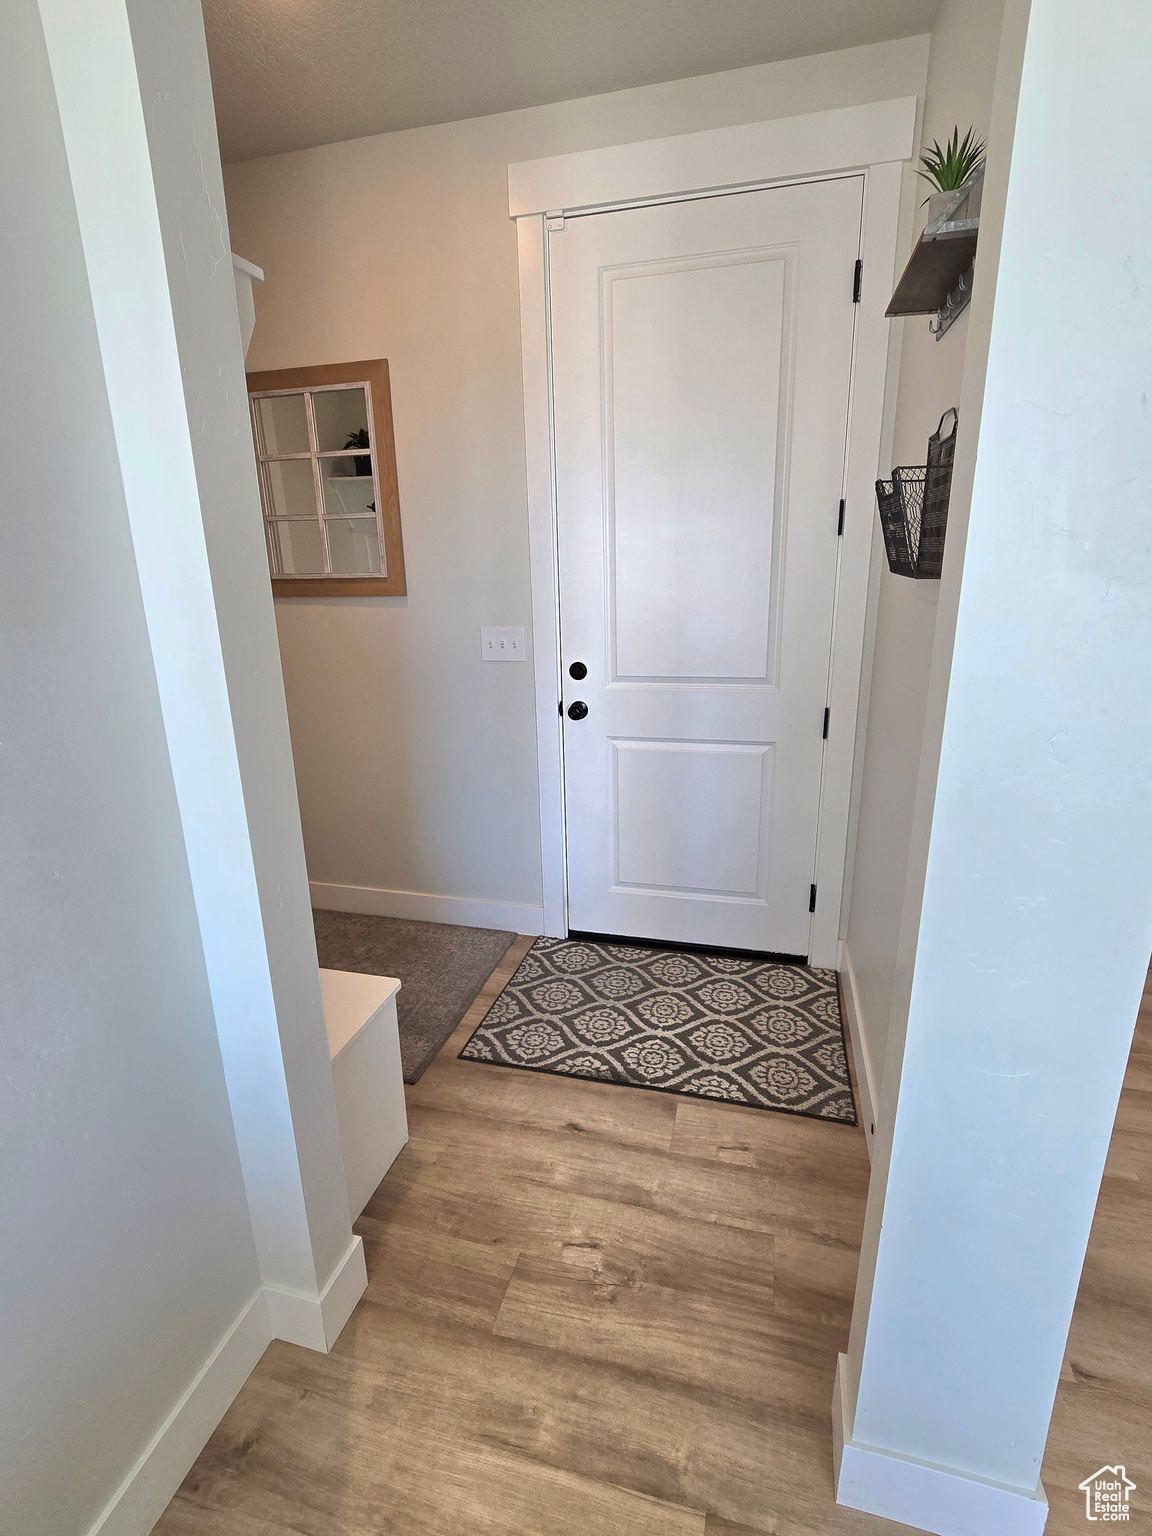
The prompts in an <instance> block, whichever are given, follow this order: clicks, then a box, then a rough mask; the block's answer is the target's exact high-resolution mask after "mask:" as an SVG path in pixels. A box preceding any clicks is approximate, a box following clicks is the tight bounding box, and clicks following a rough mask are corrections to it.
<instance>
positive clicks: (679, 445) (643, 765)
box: [549, 177, 862, 954]
mask: <svg viewBox="0 0 1152 1536" xmlns="http://www.w3.org/2000/svg"><path fill="white" fill-rule="evenodd" d="M861 191H862V182H861V179H860V178H859V177H846V178H843V179H841V180H838V181H831V182H821V183H814V184H810V185H806V186H795V187H787V188H780V189H775V190H772V191H769V192H756V193H749V194H740V195H733V196H730V197H721V198H708V199H701V200H699V201H697V202H689V203H678V204H669V205H664V206H660V207H653V208H643V209H630V210H626V211H622V212H619V213H610V214H596V215H590V216H588V217H584V218H578V219H569V220H568V221H567V223H566V225H565V228H564V229H563V230H561V231H558V232H556V233H554V234H552V235H550V237H549V258H550V289H551V293H550V298H551V333H552V362H553V406H554V425H555V443H556V476H557V483H556V494H557V518H558V549H559V565H560V616H561V652H562V660H563V666H564V683H565V699H564V702H565V705H568V704H569V703H571V702H572V701H573V700H574V699H576V698H580V699H582V700H584V701H585V702H586V703H587V705H588V714H587V716H586V717H585V718H583V719H580V720H571V719H569V718H567V717H565V722H564V737H565V806H566V821H567V843H568V884H569V921H570V925H571V927H573V928H575V929H582V930H586V931H591V932H599V933H617V934H622V935H634V936H637V937H647V938H654V939H664V940H668V941H672V942H676V941H679V942H694V943H704V944H714V945H727V946H732V947H738V948H751V949H760V950H768V951H776V952H778V953H789V954H804V953H806V952H807V948H808V932H809V921H810V920H809V913H808V898H809V886H810V883H811V880H812V872H813V869H814V865H815V847H816V831H817V816H818V810H819V792H820V773H821V766H822V760H823V756H822V754H823V740H822V726H823V710H824V704H825V701H826V696H827V682H828V666H829V656H830V643H831V632H832V615H833V607H834V598H835V582H836V562H837V536H836V525H837V510H838V504H839V497H840V495H841V485H842V479H843V464H844V448H845V431H846V421H847V410H848V385H849V376H850V369H851V353H852V334H853V315H854V311H853V305H852V278H853V266H854V262H855V258H856V253H857V250H858V245H859V230H860V212H861ZM575 661H582V662H583V663H584V664H585V665H586V666H587V667H588V676H587V677H586V678H585V679H583V680H582V681H581V682H579V683H575V682H573V681H572V680H571V679H570V677H569V676H568V670H567V669H568V667H569V666H570V665H571V664H572V663H573V662H575Z"/></svg>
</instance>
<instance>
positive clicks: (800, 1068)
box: [460, 939, 856, 1125]
mask: <svg viewBox="0 0 1152 1536" xmlns="http://www.w3.org/2000/svg"><path fill="white" fill-rule="evenodd" d="M460 1055H461V1057H463V1058H464V1059H465V1060H467V1061H485V1062H490V1063H492V1064H494V1065H496V1066H502V1067H522V1068H526V1069H527V1070H528V1071H530V1072H554V1073H557V1074H558V1075H560V1076H561V1077H588V1078H595V1079H598V1080H600V1081H602V1082H610V1083H626V1084H627V1085H628V1086H629V1087H632V1088H656V1089H659V1090H661V1091H662V1092H664V1093H687V1094H694V1095H695V1096H696V1097H698V1098H706V1099H725V1100H728V1101H729V1102H730V1103H733V1104H750V1105H753V1106H755V1108H757V1109H780V1110H786V1111H787V1112H788V1113H790V1114H794V1115H809V1116H813V1117H815V1118H818V1119H821V1120H839V1121H842V1122H843V1123H845V1124H846V1125H855V1124H856V1105H855V1102H854V1100H853V1097H852V1086H851V1081H850V1079H849V1076H848V1056H847V1051H846V1050H845V1045H844V1027H843V1024H842V1022H841V1019H840V997H839V993H838V991H837V987H836V972H835V971H822V970H815V969H813V968H812V967H811V966H807V965H785V964H780V963H778V962H776V961H765V960H751V959H743V958H740V957H738V956H735V955H721V954H709V955H702V954H697V953H695V952H694V951H693V952H691V953H690V952H688V951H683V950H670V949H647V948H642V947H640V946H639V945H631V944H605V943H601V942H599V941H597V942H595V943H593V942H592V941H591V940H588V939H537V941H536V943H535V944H534V945H533V946H532V948H531V949H530V950H529V951H528V953H527V954H526V955H525V957H524V959H523V960H522V961H521V962H520V965H519V967H518V968H517V970H516V973H515V974H514V976H513V977H512V980H511V981H510V982H509V983H508V985H507V986H506V987H505V988H504V990H503V992H501V994H500V996H499V997H498V998H497V999H496V1001H495V1002H494V1003H493V1004H492V1007H491V1008H490V1009H489V1010H488V1012H487V1014H486V1015H485V1017H484V1019H483V1021H482V1022H481V1024H480V1026H479V1028H478V1029H477V1030H476V1032H475V1033H474V1034H473V1036H472V1038H471V1039H470V1040H469V1041H468V1044H467V1045H466V1046H465V1047H464V1049H463V1050H462V1051H461V1052H460Z"/></svg>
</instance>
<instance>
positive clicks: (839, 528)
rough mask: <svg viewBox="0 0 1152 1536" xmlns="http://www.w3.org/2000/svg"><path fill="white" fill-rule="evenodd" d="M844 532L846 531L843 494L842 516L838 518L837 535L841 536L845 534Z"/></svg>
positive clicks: (841, 501)
mask: <svg viewBox="0 0 1152 1536" xmlns="http://www.w3.org/2000/svg"><path fill="white" fill-rule="evenodd" d="M843 532H844V498H843V496H841V498H840V516H839V517H838V518H837V519H836V537H837V538H839V537H840V536H841V535H842V534H843Z"/></svg>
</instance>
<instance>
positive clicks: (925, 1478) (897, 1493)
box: [832, 1355, 1048, 1536]
mask: <svg viewBox="0 0 1152 1536" xmlns="http://www.w3.org/2000/svg"><path fill="white" fill-rule="evenodd" d="M848 1369H849V1367H848V1357H847V1356H846V1355H841V1356H840V1359H839V1361H838V1362H837V1366H836V1386H835V1389H834V1395H833V1398H832V1439H833V1449H834V1457H835V1465H836V1502H837V1504H844V1505H846V1506H847V1507H848V1508H849V1509H860V1510H864V1511H865V1513H867V1514H870V1515H882V1516H884V1518H885V1519H888V1520H896V1521H899V1522H900V1523H901V1524H903V1525H910V1526H912V1527H913V1529H914V1530H918V1531H931V1532H932V1533H933V1536H1041V1533H1042V1532H1043V1530H1044V1522H1045V1521H1046V1520H1047V1518H1048V1499H1047V1497H1046V1495H1045V1493H1044V1488H1043V1486H1042V1484H1040V1483H1039V1482H1037V1484H1036V1491H1035V1492H1034V1493H1028V1492H1026V1491H1025V1490H1023V1489H1020V1488H1010V1487H1008V1486H1007V1485H1006V1484H1004V1483H991V1482H984V1481H982V1480H980V1479H979V1478H975V1477H968V1476H965V1475H964V1474H962V1473H960V1472H953V1471H951V1470H949V1469H948V1468H947V1467H935V1466H932V1465H930V1464H929V1463H928V1462H923V1461H915V1460H913V1459H912V1458H911V1457H906V1456H897V1455H894V1454H893V1453H892V1452H891V1451H880V1450H876V1449H875V1448H874V1447H872V1446H867V1445H856V1444H854V1443H853V1441H852V1438H851V1433H850V1426H849V1424H848V1410H847V1373H848Z"/></svg>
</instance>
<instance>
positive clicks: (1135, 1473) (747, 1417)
mask: <svg viewBox="0 0 1152 1536" xmlns="http://www.w3.org/2000/svg"><path fill="white" fill-rule="evenodd" d="M530 944H531V940H529V939H522V940H518V941H517V943H516V944H514V945H513V947H512V949H511V950H509V952H508V954H507V956H506V957H505V959H504V960H503V961H502V963H501V965H500V966H499V967H498V968H497V970H496V971H495V972H494V974H493V976H492V977H491V979H490V980H489V982H488V984H487V986H486V987H485V989H484V991H483V992H482V993H481V995H480V997H479V998H478V999H477V1001H476V1003H475V1004H474V1006H473V1008H472V1009H471V1010H470V1012H469V1014H468V1015H467V1016H466V1017H465V1019H464V1021H463V1022H462V1023H461V1025H460V1027H459V1029H458V1030H457V1031H456V1033H455V1035H454V1036H453V1037H452V1039H451V1040H449V1042H448V1044H447V1045H446V1046H445V1047H444V1049H443V1051H441V1053H440V1055H439V1057H438V1058H437V1060H436V1061H435V1062H434V1063H433V1065H432V1066H431V1067H430V1068H429V1070H428V1071H427V1073H426V1074H425V1075H424V1077H423V1078H422V1079H421V1081H420V1082H419V1083H418V1084H417V1085H415V1086H414V1087H410V1088H409V1089H408V1090H407V1096H408V1114H409V1123H410V1129H411V1140H410V1142H409V1144H408V1146H407V1147H406V1148H405V1150H404V1152H403V1153H402V1154H401V1156H400V1158H399V1159H398V1161H397V1163H396V1164H395V1166H394V1167H393V1169H392V1171H391V1172H390V1174H389V1175H388V1177H387V1179H385V1181H384V1183H383V1184H382V1185H381V1186H380V1188H379V1190H378V1191H377V1192H376V1195H375V1196H374V1197H373V1199H372V1201H371V1203H370V1204H369V1206H368V1209H367V1210H366V1212H365V1214H364V1216H363V1217H362V1218H361V1220H360V1222H359V1223H358V1224H357V1231H358V1232H360V1233H361V1235H362V1236H363V1238H364V1245H365V1250H366V1253H367V1258H368V1274H369V1288H368V1292H367V1294H366V1296H365V1298H364V1300H363V1301H362V1302H361V1304H360V1306H359V1307H358V1308H357V1310H356V1312H355V1313H354V1315H353V1317H352V1319H351V1321H350V1322H349V1324H348V1326H347V1328H346V1329H345V1331H344V1333H343V1334H342V1336H341V1337H340V1339H339V1341H338V1342H337V1344H336V1347H335V1348H334V1349H333V1351H332V1353H331V1355H328V1356H324V1355H318V1354H314V1353H311V1352H310V1351H307V1350H302V1349H297V1348H294V1347H292V1346H291V1345H286V1344H281V1343H274V1344H273V1345H271V1346H270V1348H269V1349H268V1351H267V1353H266V1354H265V1356H264V1358H263V1359H262V1360H261V1362H260V1364H259V1366H258V1367H257V1369H256V1371H255V1373H254V1374H253V1376H252V1377H251V1379H250V1380H249V1381H248V1383H247V1384H246V1385H245V1387H244V1388H243V1390H242V1391H241V1393H240V1396H239V1397H238V1398H237V1400H236V1402H235V1404H234V1405H233V1407H232V1408H231V1410H230V1411H229V1413H228V1415H227V1416H226V1418H225V1419H224V1421H223V1423H222V1424H221V1425H220V1427H219V1429H218V1430H217V1431H216V1433H215V1435H213V1437H212V1439H211V1440H210V1442H209V1443H208V1445H207V1446H206V1447H205V1449H204V1451H203V1453H202V1454H201V1456H200V1458H199V1460H198V1461H197V1463H196V1465H195V1466H194V1467H193V1469H192V1471H191V1472H190V1473H189V1474H188V1477H187V1479H186V1480H185V1482H184V1485H183V1486H182V1488H181V1489H180V1491H179V1493H178V1494H177V1495H176V1497H175V1498H174V1499H173V1501H172V1503H171V1505H170V1506H169V1508H168V1510H167V1511H166V1513H165V1514H164V1516H163V1517H162V1519H161V1520H160V1522H159V1524H158V1525H157V1527H156V1531H157V1533H159V1536H399V1533H403V1536H461V1533H463V1536H596V1533H601V1532H603V1533H616V1532H620V1533H627V1536H841V1533H843V1536H857V1533H859V1536H868V1533H871V1536H884V1533H888V1532H891V1533H895V1532H902V1531H905V1530H906V1528H905V1527H903V1526H897V1525H894V1524H893V1523H892V1522H890V1521H885V1520H879V1519H876V1518H874V1517H872V1516H868V1515H862V1514H858V1513H856V1512H855V1511H852V1510H846V1509H841V1508H839V1507H838V1506H837V1505H836V1504H835V1502H834V1500H833V1495H832V1450H831V1431H830V1416H829V1408H830V1401H831V1395H832V1377H833V1372H834V1369H835V1364H836V1355H837V1353H838V1351H840V1350H842V1349H843V1348H844V1347H845V1345H846V1342H847V1336H848V1323H849V1318H850V1314H851V1307H852V1292H853V1286H854V1284H855V1274H856V1262H857V1252H858V1245H859V1241H860V1232H861V1228H862V1225H863V1216H864V1202H865V1197H866V1194H867V1187H868V1158H867V1153H866V1150H865V1146H864V1138H863V1133H862V1132H861V1131H860V1130H855V1129H851V1128H848V1127H845V1126H842V1125H826V1124H821V1123H820V1122H818V1121H813V1120H804V1119H800V1118H794V1117H791V1116H787V1115H782V1114H772V1113H766V1112H763V1111H757V1110H745V1109H740V1108H737V1107H734V1106H730V1105H725V1104H712V1103H708V1102H705V1101H702V1100H695V1099H677V1098H674V1097H672V1096H669V1095H665V1094H656V1093H646V1092H644V1091H643V1090H640V1089H629V1088H620V1087H615V1086H609V1085H605V1084H600V1083H581V1082H578V1081H576V1080H574V1079H571V1078H559V1077H545V1076H540V1075H538V1074H535V1073H528V1072H515V1071H510V1070H507V1069H502V1068H494V1067H486V1066H483V1065H481V1064H478V1063H472V1062H462V1061H458V1060H457V1059H456V1056H457V1052H458V1051H459V1050H460V1047H461V1046H462V1045H463V1043H464V1041H465V1040H466V1039H467V1038H468V1036H469V1035H470V1034H471V1032H472V1030H473V1029H474V1028H475V1025H476V1023H477V1021H478V1019H479V1018H480V1016H481V1015H482V1013H483V1011H484V1010H485V1009H486V1007H487V1006H488V1003H489V1002H490V1000H491V998H492V997H493V996H494V995H495V994H496V993H497V992H498V991H499V990H500V988H501V987H502V986H503V985H504V982H505V981H506V980H507V978H508V977H509V976H510V975H511V973H512V971H513V970H514V969H515V967H516V965H517V964H518V963H519V960H520V958H521V956H522V955H523V954H524V952H525V951H526V949H527V948H528V947H529V945H530ZM1150 1338H1152V1004H1150V1003H1149V999H1148V995H1147V994H1146V998H1145V1003H1144V1007H1143V1009H1142V1012H1141V1024H1140V1031H1139V1034H1138V1039H1137V1044H1136V1047H1135V1048H1134V1050H1133V1055H1132V1061H1131V1064H1130V1067H1129V1072H1128V1079H1127V1082H1126V1085H1125V1091H1124V1098H1123V1100H1122V1101H1121V1108H1120V1114H1119V1116H1118V1119H1117V1125H1116V1132H1115V1136H1114V1138H1113V1143H1112V1154H1111V1157H1110V1159H1109V1165H1108V1172H1107V1174H1106V1177H1105V1180H1104V1188H1103V1190H1102V1193H1101V1199H1100V1206H1099V1209H1098V1212H1097V1218H1096V1223H1095V1226H1094V1228H1093V1234H1092V1243H1091V1247H1090V1249H1089V1254H1088V1260H1087V1263H1086V1265H1085V1269H1084V1279H1083V1284H1082V1286H1081V1290H1080V1298H1079V1302H1078V1304H1077V1309H1076V1317H1075V1320H1074V1323H1073V1327H1072V1333H1071V1336H1070V1340H1069V1350H1068V1358H1067V1362H1066V1365H1065V1369H1064V1372H1063V1374H1062V1377H1061V1381H1060V1386H1059V1392H1058V1397H1057V1403H1056V1411H1055V1415H1054V1418H1053V1423H1052V1434H1051V1437H1050V1440H1049V1450H1048V1457H1047V1459H1046V1462H1045V1467H1044V1481H1045V1486H1046V1488H1047V1490H1048V1493H1049V1497H1050V1500H1051V1504H1052V1514H1051V1516H1050V1519H1049V1524H1048V1532H1049V1536H1065V1533H1070V1532H1072V1531H1076V1532H1081V1531H1083V1530H1084V1529H1086V1526H1085V1525H1084V1524H1083V1522H1084V1506H1083V1502H1082V1496H1081V1495H1080V1494H1079V1493H1078V1492H1077V1491H1076V1485H1077V1483H1078V1482H1079V1481H1080V1480H1081V1478H1084V1477H1086V1476H1088V1475H1089V1474H1090V1473H1092V1472H1094V1471H1095V1470H1096V1468H1097V1467H1098V1466H1100V1465H1101V1464H1102V1463H1104V1462H1114V1461H1122V1462H1123V1461H1125V1460H1126V1464H1127V1467H1128V1474H1129V1476H1130V1477H1132V1478H1134V1479H1135V1481H1136V1483H1137V1492H1136V1494H1135V1496H1134V1498H1135V1508H1134V1519H1133V1522H1132V1523H1131V1525H1130V1526H1129V1529H1131V1530H1133V1531H1137V1530H1140V1529H1149V1524H1148V1523H1146V1524H1144V1525H1141V1523H1140V1522H1141V1521H1145V1522H1147V1521H1148V1511H1149V1510H1150V1509H1152V1499H1150V1497H1149V1495H1150V1494H1152V1347H1150Z"/></svg>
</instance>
